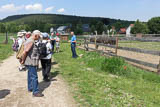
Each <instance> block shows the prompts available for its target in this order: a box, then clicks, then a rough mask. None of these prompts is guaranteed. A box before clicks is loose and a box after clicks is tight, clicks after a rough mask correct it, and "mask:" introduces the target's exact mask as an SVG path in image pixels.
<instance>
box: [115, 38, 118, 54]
mask: <svg viewBox="0 0 160 107" xmlns="http://www.w3.org/2000/svg"><path fill="white" fill-rule="evenodd" d="M115 53H116V55H117V53H118V37H116V52H115Z"/></svg>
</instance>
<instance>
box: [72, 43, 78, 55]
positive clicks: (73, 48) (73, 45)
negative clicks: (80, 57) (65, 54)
mask: <svg viewBox="0 0 160 107" xmlns="http://www.w3.org/2000/svg"><path fill="white" fill-rule="evenodd" d="M71 51H72V57H73V58H76V57H77V53H76V44H75V43H72V44H71Z"/></svg>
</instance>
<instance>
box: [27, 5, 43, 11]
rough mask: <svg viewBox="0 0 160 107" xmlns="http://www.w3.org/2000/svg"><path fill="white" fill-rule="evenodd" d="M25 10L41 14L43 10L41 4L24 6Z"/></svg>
mask: <svg viewBox="0 0 160 107" xmlns="http://www.w3.org/2000/svg"><path fill="white" fill-rule="evenodd" d="M25 9H26V10H28V11H40V12H41V11H42V10H43V6H42V4H39V3H37V4H33V5H31V4H30V5H26V6H25Z"/></svg>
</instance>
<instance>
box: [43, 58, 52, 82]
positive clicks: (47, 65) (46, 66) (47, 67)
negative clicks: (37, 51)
mask: <svg viewBox="0 0 160 107" xmlns="http://www.w3.org/2000/svg"><path fill="white" fill-rule="evenodd" d="M41 64H42V75H43V79H44V80H46V79H48V78H49V75H50V71H51V59H41Z"/></svg>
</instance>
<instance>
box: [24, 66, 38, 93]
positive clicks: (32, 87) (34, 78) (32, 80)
mask: <svg viewBox="0 0 160 107" xmlns="http://www.w3.org/2000/svg"><path fill="white" fill-rule="evenodd" d="M27 69H28V91H33V94H37V93H39V87H38V75H37V68H36V66H27Z"/></svg>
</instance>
